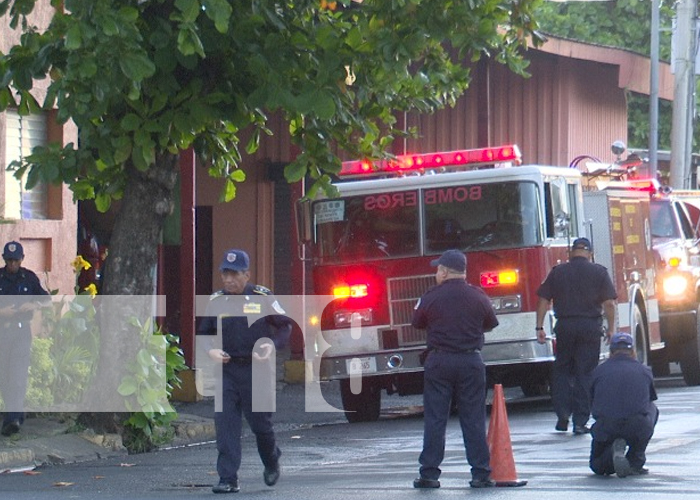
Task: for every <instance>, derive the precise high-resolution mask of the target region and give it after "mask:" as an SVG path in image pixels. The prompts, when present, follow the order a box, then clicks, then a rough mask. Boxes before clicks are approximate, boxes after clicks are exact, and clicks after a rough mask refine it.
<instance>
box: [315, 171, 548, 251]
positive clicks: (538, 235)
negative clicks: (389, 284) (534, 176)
mask: <svg viewBox="0 0 700 500" xmlns="http://www.w3.org/2000/svg"><path fill="white" fill-rule="evenodd" d="M537 207H538V191H537V186H536V185H535V184H534V183H531V182H508V183H498V184H495V183H492V184H488V183H487V184H476V185H454V186H441V187H430V188H423V189H413V190H407V191H395V192H383V193H372V194H366V195H362V196H350V197H342V198H337V199H331V200H322V201H317V202H315V203H314V208H313V215H314V226H315V237H314V240H315V257H316V258H318V259H321V260H323V261H327V262H340V261H348V260H352V261H358V260H373V259H382V258H399V257H410V256H419V255H420V254H421V248H423V252H424V253H425V254H426V255H433V254H437V253H441V252H442V251H444V250H446V249H449V248H459V249H461V250H465V251H470V250H474V251H476V250H488V249H494V248H519V247H525V246H534V245H537V244H539V243H541V242H542V239H543V229H542V224H541V219H540V212H539V210H538V209H537ZM421 214H422V217H421ZM421 220H422V221H423V224H422V227H421Z"/></svg>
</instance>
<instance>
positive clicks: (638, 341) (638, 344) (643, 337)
mask: <svg viewBox="0 0 700 500" xmlns="http://www.w3.org/2000/svg"><path fill="white" fill-rule="evenodd" d="M631 326H632V328H631V332H632V333H633V335H634V345H635V349H636V351H637V359H638V360H639V362H640V363H642V364H643V365H648V364H649V348H648V342H647V329H646V326H645V324H644V316H643V315H642V311H641V309H639V306H638V305H635V306H634V324H632V325H631Z"/></svg>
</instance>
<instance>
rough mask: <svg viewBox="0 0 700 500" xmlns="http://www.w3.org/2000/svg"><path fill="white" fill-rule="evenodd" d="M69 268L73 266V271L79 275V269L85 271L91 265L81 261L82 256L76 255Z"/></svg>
mask: <svg viewBox="0 0 700 500" xmlns="http://www.w3.org/2000/svg"><path fill="white" fill-rule="evenodd" d="M71 266H73V269H74V270H75V272H76V273H79V272H80V271H81V269H84V270H85V271H87V270H88V269H90V268H91V267H92V265H91V264H90V263H89V262H88V261H86V260H85V259H83V256H82V255H78V256H77V257H76V258H75V260H74V261H73V262H72V263H71Z"/></svg>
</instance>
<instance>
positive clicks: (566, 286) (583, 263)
mask: <svg viewBox="0 0 700 500" xmlns="http://www.w3.org/2000/svg"><path fill="white" fill-rule="evenodd" d="M592 256H593V249H592V247H591V242H590V241H589V240H588V239H587V238H578V239H576V240H574V242H573V244H572V245H571V253H570V255H569V262H567V263H565V264H560V265H558V266H555V267H554V268H553V269H552V270H551V271H550V273H549V275H548V276H547V278H546V279H545V280H544V282H543V283H542V284H541V285H540V287H539V288H538V289H537V295H538V296H539V299H538V302H537V312H536V319H535V321H536V325H535V330H536V332H537V341H538V342H540V343H544V342H545V332H544V328H543V326H542V325H543V323H544V317H545V314H546V312H547V310H548V309H549V305H550V302H551V303H552V308H553V310H554V315H555V316H556V318H557V322H556V326H555V327H554V333H555V334H556V337H557V349H556V356H555V360H554V366H553V369H552V405H553V406H554V411H555V413H556V414H557V423H556V425H555V427H554V428H555V429H556V430H557V431H562V432H565V431H567V430H568V427H569V417H572V418H573V421H574V434H579V435H580V434H587V433H589V432H590V428H589V427H588V425H587V423H588V418H589V417H590V407H589V401H588V389H589V388H590V376H591V372H592V371H593V369H594V368H595V367H596V366H597V365H598V362H599V359H600V341H601V336H603V335H606V336H607V338H608V340H610V339H609V334H607V333H605V332H604V329H603V323H602V321H603V312H604V313H605V318H606V320H607V324H608V328H609V329H610V330H613V329H614V328H615V309H616V307H617V305H616V299H617V292H616V291H615V286H614V285H613V283H612V280H611V279H610V276H609V275H608V271H607V269H606V268H605V267H603V266H601V265H599V264H595V263H593V262H591V257H592Z"/></svg>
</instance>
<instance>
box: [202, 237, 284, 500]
mask: <svg viewBox="0 0 700 500" xmlns="http://www.w3.org/2000/svg"><path fill="white" fill-rule="evenodd" d="M249 267H250V259H249V258H248V254H247V253H246V252H244V251H242V250H229V251H228V252H226V254H225V255H224V259H223V261H222V263H221V266H220V267H219V269H220V271H221V279H222V281H223V284H224V288H223V289H222V290H220V291H218V292H216V293H214V294H213V295H212V296H211V297H210V300H209V304H208V305H207V310H206V317H204V318H203V319H202V322H201V323H200V327H199V329H198V333H199V334H204V335H216V334H217V323H218V321H221V329H222V336H221V339H220V343H219V345H214V344H212V348H211V349H210V350H209V356H210V357H211V358H212V359H213V360H214V361H215V362H218V363H223V377H222V382H221V383H222V396H223V401H222V403H223V411H221V412H216V413H215V414H214V423H215V426H216V447H217V450H218V459H217V464H216V468H217V472H218V473H219V479H220V480H219V484H218V485H216V486H214V488H213V489H212V491H213V492H214V493H235V492H237V491H239V489H240V488H239V483H238V469H239V467H240V465H241V426H242V419H243V416H245V418H246V420H247V421H248V424H249V425H250V428H251V430H252V431H253V433H255V437H256V440H257V445H258V453H259V454H260V458H261V460H262V462H263V465H264V467H265V469H264V472H263V479H264V481H265V484H267V485H268V486H273V485H274V484H275V483H276V482H277V480H278V479H279V476H280V465H279V458H280V455H281V452H280V449H279V448H278V446H277V444H276V442H275V433H274V430H273V427H272V421H271V418H272V413H271V412H269V411H256V408H254V407H253V391H260V390H261V389H262V388H261V387H260V381H259V380H256V379H255V377H254V376H253V374H254V373H259V371H257V370H254V367H253V364H254V363H263V362H266V361H269V360H270V358H271V355H272V352H273V349H274V348H275V347H277V348H279V347H283V346H284V345H285V344H286V342H287V340H288V339H289V334H290V333H291V321H290V320H289V318H287V317H286V316H284V310H283V309H282V308H281V307H280V305H279V303H278V302H277V301H276V300H275V299H274V297H272V296H271V295H272V292H270V290H268V289H267V288H265V287H262V286H259V285H252V284H250V283H249V282H248V281H249V280H250V272H249V270H248V269H249ZM261 339H272V340H273V342H274V346H273V344H272V343H270V342H268V341H266V340H263V341H262V342H260V340H261Z"/></svg>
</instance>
